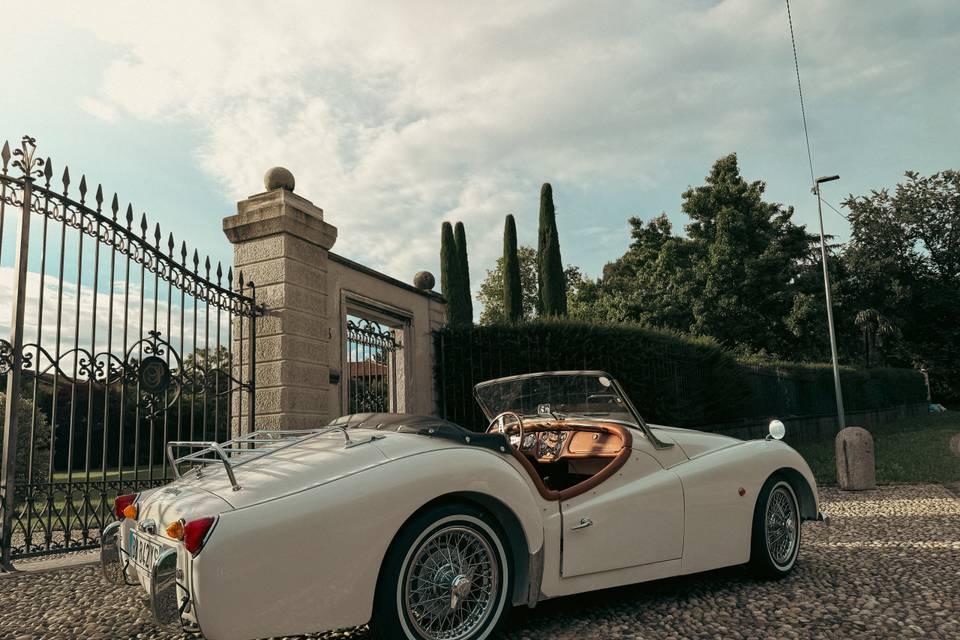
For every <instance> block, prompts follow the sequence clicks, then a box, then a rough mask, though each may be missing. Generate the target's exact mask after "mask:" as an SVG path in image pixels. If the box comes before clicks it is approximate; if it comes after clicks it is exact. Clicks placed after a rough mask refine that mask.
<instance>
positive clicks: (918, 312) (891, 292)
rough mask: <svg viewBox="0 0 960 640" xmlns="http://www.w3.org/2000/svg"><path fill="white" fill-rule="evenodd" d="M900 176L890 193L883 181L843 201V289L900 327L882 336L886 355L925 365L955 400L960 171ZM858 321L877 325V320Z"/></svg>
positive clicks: (959, 380)
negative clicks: (846, 226) (846, 215)
mask: <svg viewBox="0 0 960 640" xmlns="http://www.w3.org/2000/svg"><path fill="white" fill-rule="evenodd" d="M905 177H906V180H905V181H904V182H902V183H900V184H898V185H897V186H896V188H895V189H894V191H893V193H891V192H890V191H889V190H887V189H881V190H879V191H873V192H871V193H870V194H869V195H866V196H853V195H851V196H850V197H848V198H847V199H846V200H845V201H844V203H843V204H844V205H845V206H846V207H847V208H848V209H849V210H850V225H851V234H850V235H851V238H850V242H849V245H848V247H847V250H846V252H845V260H846V262H847V264H848V269H849V273H850V277H849V290H850V291H849V293H848V297H849V298H850V299H851V300H852V302H851V304H852V305H853V306H854V308H855V309H856V311H857V312H863V313H864V314H868V315H870V314H872V313H874V312H875V313H876V314H878V315H879V316H882V317H883V318H885V319H886V321H887V322H888V323H889V324H890V325H891V326H893V327H894V328H896V329H899V333H896V332H895V333H894V334H893V335H892V336H890V337H887V338H885V340H884V344H883V355H884V357H885V359H886V361H887V362H889V363H890V364H894V365H900V366H911V365H914V366H924V367H926V368H927V370H928V372H929V374H930V384H931V387H932V390H933V393H934V396H935V397H936V398H937V399H939V400H940V401H942V402H948V403H950V402H957V401H960V322H958V321H957V318H960V172H958V171H955V170H946V171H941V172H938V173H935V174H933V175H931V176H926V177H924V176H920V175H919V174H917V173H916V172H914V171H908V172H906V174H905ZM862 324H864V326H865V327H868V328H869V330H870V331H874V330H876V331H879V323H877V322H874V321H872V320H871V321H870V322H869V323H867V322H866V319H865V320H864V323H862ZM871 325H873V326H874V327H875V328H870V327H871ZM868 337H869V336H868Z"/></svg>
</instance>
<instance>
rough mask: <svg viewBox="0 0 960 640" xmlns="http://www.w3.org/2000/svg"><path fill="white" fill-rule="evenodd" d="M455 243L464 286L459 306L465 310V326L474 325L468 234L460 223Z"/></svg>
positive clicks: (455, 234)
mask: <svg viewBox="0 0 960 640" xmlns="http://www.w3.org/2000/svg"><path fill="white" fill-rule="evenodd" d="M453 241H454V242H455V243H456V245H457V260H458V262H459V264H460V278H461V280H462V282H463V285H464V286H462V287H461V288H460V289H459V292H460V303H459V305H460V306H461V307H462V309H463V310H464V313H465V314H466V316H465V317H464V320H463V323H464V324H473V298H472V297H471V295H470V265H469V261H468V259H467V232H466V230H465V229H464V228H463V223H462V222H458V223H457V224H456V225H455V226H454V229H453Z"/></svg>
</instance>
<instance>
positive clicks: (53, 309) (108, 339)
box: [0, 259, 229, 377]
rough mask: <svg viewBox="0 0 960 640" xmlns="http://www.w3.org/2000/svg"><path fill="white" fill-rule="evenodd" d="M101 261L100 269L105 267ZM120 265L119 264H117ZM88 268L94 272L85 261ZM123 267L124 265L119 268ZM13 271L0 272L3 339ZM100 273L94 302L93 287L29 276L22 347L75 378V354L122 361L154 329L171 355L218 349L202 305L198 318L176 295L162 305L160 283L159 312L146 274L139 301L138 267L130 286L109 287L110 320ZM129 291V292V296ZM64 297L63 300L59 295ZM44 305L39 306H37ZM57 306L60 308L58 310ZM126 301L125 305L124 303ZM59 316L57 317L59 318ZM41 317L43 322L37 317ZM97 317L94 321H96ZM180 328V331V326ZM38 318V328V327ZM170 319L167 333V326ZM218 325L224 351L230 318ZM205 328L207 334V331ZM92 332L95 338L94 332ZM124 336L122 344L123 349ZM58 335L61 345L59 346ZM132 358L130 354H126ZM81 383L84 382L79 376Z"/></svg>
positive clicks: (213, 321) (212, 317)
mask: <svg viewBox="0 0 960 640" xmlns="http://www.w3.org/2000/svg"><path fill="white" fill-rule="evenodd" d="M106 262H107V261H106V260H105V259H104V260H103V263H102V264H101V267H103V266H104V265H105V264H106ZM118 262H119V261H118ZM86 263H87V264H86V266H88V267H90V269H91V270H92V263H91V261H90V260H89V259H87V261H86ZM121 264H122V263H121ZM15 275H16V273H15V270H14V269H13V268H12V267H0V336H2V337H4V338H6V337H7V336H9V334H10V318H11V311H12V309H11V303H12V300H13V287H14V284H15ZM104 276H105V273H104V272H103V271H101V272H100V275H99V278H100V282H99V285H98V288H97V292H96V293H97V296H96V300H94V289H93V287H92V286H91V285H82V286H80V287H78V286H77V285H76V283H71V282H69V281H65V282H63V284H62V290H61V288H60V287H61V285H60V284H59V282H58V279H57V277H56V275H55V274H53V273H52V272H48V273H47V275H46V277H44V278H43V280H42V282H41V276H40V273H38V272H35V271H30V272H28V273H27V283H26V294H27V298H26V303H25V308H24V336H23V340H24V343H25V344H29V345H37V344H39V345H40V347H41V348H43V349H44V350H46V351H47V353H49V354H50V356H52V357H57V355H58V354H59V364H60V368H61V369H62V370H63V372H64V373H66V374H67V375H70V376H72V375H73V366H74V364H75V363H76V364H78V366H79V363H77V361H76V360H75V358H74V355H75V354H76V353H77V352H76V351H75V349H77V348H79V349H82V350H84V351H85V352H86V353H94V354H103V353H110V354H112V356H113V357H114V358H115V359H119V360H124V359H126V357H127V355H133V356H137V355H138V354H139V351H138V350H134V351H131V349H133V348H134V347H135V345H136V343H137V342H138V341H140V340H141V339H145V338H147V337H148V335H147V334H148V332H149V331H151V330H153V329H154V325H155V324H156V329H157V330H158V331H159V332H160V334H161V336H160V337H161V339H163V340H165V341H167V342H168V343H169V344H170V345H172V346H173V349H174V352H175V353H177V354H179V355H180V357H185V356H187V355H188V354H190V353H192V352H193V349H194V344H196V345H197V346H198V347H199V348H205V347H207V346H209V348H210V349H213V348H214V347H215V346H216V344H217V343H216V337H217V324H218V322H217V312H216V308H213V307H211V308H210V311H209V316H208V315H207V310H206V306H205V305H204V303H202V302H200V303H199V304H198V309H197V313H196V316H195V314H194V311H193V298H192V297H189V296H187V297H186V298H185V304H184V305H183V306H181V305H180V294H179V290H175V292H176V295H174V296H173V297H172V298H171V304H170V305H168V304H167V302H166V299H165V298H166V296H167V289H168V286H167V284H166V283H165V282H164V281H162V280H161V281H160V286H159V291H160V295H159V296H158V299H157V306H156V308H154V305H153V297H154V295H153V293H154V288H153V282H152V279H153V276H152V275H151V274H148V277H147V279H146V281H145V289H144V291H145V292H146V295H145V296H141V293H140V292H141V289H140V284H139V267H138V266H136V265H134V266H133V271H132V278H131V280H130V281H129V282H125V281H124V280H116V281H115V282H114V283H113V287H112V289H113V300H112V302H113V304H112V314H111V297H110V290H111V287H110V283H109V280H108V279H107V278H105V277H104ZM127 289H129V291H127ZM61 291H62V295H61ZM141 297H143V299H144V309H143V317H142V321H141V315H140V314H141V309H140V300H141ZM41 299H42V300H43V305H42V306H41V304H40V301H41ZM58 301H59V305H58ZM125 301H128V303H125ZM58 311H59V315H58ZM41 314H42V316H41ZM94 314H95V315H94ZM181 316H182V321H183V325H184V330H183V332H181V331H180V322H181ZM195 317H196V323H197V338H196V342H195V341H194V336H193V325H194V318H195ZM41 318H42V322H41ZM168 318H169V324H170V327H169V331H168V330H167V323H168ZM219 320H220V322H219V324H220V343H221V344H223V345H227V342H228V341H227V330H228V323H229V316H228V314H227V313H226V312H222V313H221V314H220V318H219ZM205 323H206V324H207V325H208V329H207V330H205ZM94 330H95V332H94ZM124 330H126V334H127V337H126V343H124ZM58 334H59V343H58V340H57V337H58ZM128 352H130V353H128ZM26 353H27V354H34V361H35V362H34V364H33V366H34V367H35V366H36V365H37V362H36V360H37V358H36V354H35V352H34V351H33V350H31V349H27V350H26ZM175 363H176V358H175V357H173V358H171V366H175ZM52 364H53V363H52V362H51V359H50V357H47V356H45V355H43V354H42V353H41V354H40V357H39V366H40V370H41V371H44V370H45V369H46V368H47V367H48V366H50V365H52ZM80 377H84V376H82V375H81V376H80Z"/></svg>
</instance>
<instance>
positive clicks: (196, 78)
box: [63, 0, 957, 286]
mask: <svg viewBox="0 0 960 640" xmlns="http://www.w3.org/2000/svg"><path fill="white" fill-rule="evenodd" d="M944 15H953V16H955V15H956V8H955V7H951V5H950V3H947V2H931V3H926V4H924V5H922V6H920V5H915V4H909V5H907V4H900V3H893V4H890V5H888V6H887V7H886V8H885V9H884V10H883V11H880V10H875V9H874V7H873V5H871V6H870V7H869V8H864V5H846V4H842V5H838V4H836V3H830V2H827V1H826V0H817V1H814V2H809V3H804V6H802V7H796V8H795V12H794V19H795V23H796V26H797V27H798V29H802V30H803V31H802V33H803V34H804V36H805V40H803V41H802V46H801V54H802V60H803V63H802V65H803V66H802V68H803V71H804V74H805V79H806V82H807V87H808V100H809V101H810V102H811V103H812V104H826V103H830V102H833V101H836V102H842V101H844V100H852V99H854V98H856V97H857V96H864V95H868V96H872V97H874V99H883V100H885V101H887V103H888V104H889V105H891V107H890V108H894V106H895V105H896V104H897V101H898V100H902V99H904V96H906V95H909V94H910V93H911V92H912V91H918V90H921V89H923V88H924V87H930V86H935V85H936V83H937V82H939V81H941V80H942V78H941V75H942V74H941V73H940V72H938V71H937V70H936V69H933V68H930V66H929V65H927V64H926V63H925V61H926V60H928V59H930V58H939V59H941V60H947V59H956V54H957V44H956V39H955V36H954V30H953V29H952V28H951V27H950V23H951V21H950V20H945V19H944V18H943V16H944ZM63 19H64V20H67V21H72V23H73V24H75V25H77V26H78V27H80V28H83V29H86V30H88V31H89V32H91V33H92V34H93V35H94V36H96V37H97V38H99V39H100V40H102V41H104V42H106V43H108V44H109V45H111V46H112V47H113V51H115V55H114V57H113V58H112V59H111V60H110V61H109V63H108V64H107V66H106V68H105V69H104V71H103V74H102V84H101V86H100V88H99V90H97V91H96V95H95V96H91V97H87V98H84V99H83V100H82V101H81V106H82V107H83V108H84V109H86V110H87V111H90V112H91V113H94V114H95V115H97V116H98V117H101V118H105V119H111V118H114V117H118V118H119V117H130V118H139V119H144V120H171V121H176V122H179V121H184V122H189V123H191V124H196V125H199V128H200V131H201V132H202V143H201V145H200V147H199V148H198V149H197V150H196V157H197V161H198V163H199V164H200V166H202V168H203V169H204V170H205V171H206V172H208V173H209V174H210V175H211V176H213V177H214V178H215V179H216V180H217V182H218V183H219V184H220V185H221V187H222V189H223V191H224V193H225V195H226V196H227V197H229V198H231V199H240V198H244V197H246V196H247V195H249V194H250V193H252V192H254V191H256V190H257V189H258V186H259V184H260V181H261V177H262V174H263V171H264V170H265V169H266V168H267V167H270V166H273V165H276V164H281V165H284V166H287V167H288V168H290V169H291V170H292V171H293V172H294V174H295V175H296V178H297V191H298V193H300V194H302V195H304V196H305V197H308V198H310V199H311V200H313V201H314V202H315V203H316V204H317V205H319V206H321V207H322V208H323V209H324V210H325V212H326V216H327V219H328V221H329V222H331V223H332V224H334V225H336V226H337V227H338V228H339V230H340V235H339V238H340V239H339V240H338V245H337V247H336V248H335V250H337V251H339V252H341V253H344V254H345V255H348V256H350V257H352V258H355V259H358V260H361V261H363V262H366V263H368V264H371V266H374V267H377V268H381V269H383V270H385V271H387V272H388V273H391V274H392V275H396V276H397V277H400V278H401V279H404V280H407V279H409V277H411V276H412V274H413V273H414V272H415V271H416V270H418V269H420V268H423V267H424V266H431V265H435V264H436V261H437V254H438V245H439V242H438V236H439V223H440V221H441V220H444V219H449V220H463V221H464V222H465V224H466V225H467V232H468V236H469V238H470V242H471V247H470V249H471V258H472V265H473V268H472V276H473V279H474V285H475V286H476V284H477V283H478V282H479V279H480V278H481V277H482V275H483V271H484V267H485V266H489V265H491V264H492V263H493V259H494V258H495V256H496V254H497V253H498V252H499V247H500V242H499V234H500V229H502V220H503V216H504V215H505V214H506V213H511V212H513V213H518V212H520V211H526V212H531V213H532V212H534V211H535V210H536V199H537V194H538V192H539V189H538V188H539V184H540V183H541V182H543V181H547V180H549V181H552V182H553V183H554V186H555V190H556V193H557V197H558V199H562V198H563V193H564V191H563V190H564V188H570V189H585V190H594V191H602V190H603V189H604V188H606V186H607V185H610V184H623V183H625V182H630V183H633V184H637V185H640V187H641V188H642V189H653V188H655V187H656V186H657V185H659V184H660V183H662V181H663V180H664V179H665V176H668V175H670V174H671V173H672V172H675V171H677V166H678V165H680V164H684V163H685V159H686V158H696V161H697V163H698V166H702V167H703V168H702V170H701V173H698V174H694V175H686V174H685V175H686V177H685V180H686V181H687V182H693V181H695V180H697V179H698V178H699V176H700V175H703V173H706V163H707V162H709V161H711V160H712V159H715V158H716V157H718V156H719V155H721V154H722V153H727V152H729V151H732V150H738V149H742V148H743V147H744V146H748V145H757V144H763V145H766V147H765V148H766V149H767V150H768V152H772V153H776V151H770V149H777V147H783V146H786V145H789V146H790V148H791V149H794V150H796V151H797V152H799V149H798V148H797V145H799V144H800V140H799V138H798V137H797V136H798V129H797V127H798V121H797V120H798V118H797V116H798V114H797V113H796V102H795V98H796V94H795V89H796V87H795V84H794V82H795V81H794V80H793V79H792V75H791V70H792V59H791V57H790V50H789V40H788V39H787V32H786V24H785V15H784V9H783V5H782V3H780V2H772V1H771V2H760V3H758V2H755V1H753V0H728V1H724V2H703V1H697V2H685V3H676V2H666V1H658V2H645V3H631V2H614V1H603V2H592V3H582V2H574V1H557V2H516V1H509V2H506V1H504V2H499V1H492V2H484V3H476V4H473V3H448V2H402V3H362V2H359V3H358V2H324V3H316V2H306V1H303V2H284V3H236V2H226V1H222V2H204V3H195V2H191V3H182V2H171V3H162V4H159V5H158V4H152V5H151V4H137V5H123V9H122V10H116V11H102V12H87V11H81V10H79V9H72V10H67V15H66V17H64V18H63ZM953 24H954V25H955V24H956V20H953ZM911 33H912V34H913V35H912V36H911ZM917 39H921V40H922V41H923V43H924V44H923V46H916V42H917ZM951 55H952V56H953V57H952V58H951ZM891 79H895V80H896V81H891ZM815 133H816V131H815ZM781 153H782V152H781ZM804 159H805V156H804ZM638 204H639V203H638ZM558 208H559V210H560V211H561V220H560V225H561V229H563V228H564V227H566V229H568V230H569V231H570V232H571V234H575V233H576V232H577V225H578V224H580V223H579V222H578V221H576V220H573V219H571V218H567V219H563V217H562V214H563V212H564V207H563V205H562V202H558ZM625 217H626V216H625V215H623V216H622V217H620V218H618V219H616V220H603V221H601V220H597V219H592V218H591V213H590V212H587V213H586V215H585V216H584V220H583V221H582V225H583V227H584V228H587V227H590V228H596V227H597V226H598V224H599V226H601V227H606V228H607V229H615V230H616V233H618V234H620V235H622V233H623V232H622V228H623V218H625ZM520 224H521V235H526V236H528V237H529V236H532V232H533V226H534V225H535V215H528V216H526V217H525V218H523V219H521V220H520ZM526 242H527V243H529V240H527V241H526ZM567 242H569V243H571V244H574V243H575V242H576V241H575V239H574V237H569V236H568V239H567ZM568 255H569V254H568ZM609 257H610V258H613V257H614V255H610V256H609Z"/></svg>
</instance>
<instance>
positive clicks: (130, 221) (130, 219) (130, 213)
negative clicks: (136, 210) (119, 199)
mask: <svg viewBox="0 0 960 640" xmlns="http://www.w3.org/2000/svg"><path fill="white" fill-rule="evenodd" d="M127 231H133V205H132V204H130V203H127Z"/></svg>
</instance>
